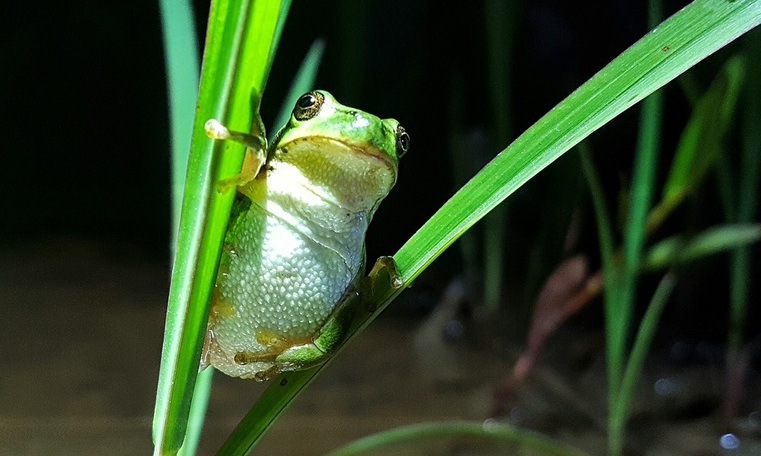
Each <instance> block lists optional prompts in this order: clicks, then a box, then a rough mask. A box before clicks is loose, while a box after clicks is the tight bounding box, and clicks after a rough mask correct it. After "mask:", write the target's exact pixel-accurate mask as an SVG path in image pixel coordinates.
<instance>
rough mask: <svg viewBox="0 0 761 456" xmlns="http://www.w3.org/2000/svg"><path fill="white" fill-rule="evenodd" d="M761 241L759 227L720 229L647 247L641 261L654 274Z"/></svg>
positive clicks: (645, 268)
mask: <svg viewBox="0 0 761 456" xmlns="http://www.w3.org/2000/svg"><path fill="white" fill-rule="evenodd" d="M760 239H761V225H759V224H749V223H748V224H735V225H722V226H718V227H714V228H711V229H708V230H705V231H703V232H702V233H700V234H697V235H695V236H693V237H690V238H685V237H683V236H672V237H670V238H666V239H664V240H662V241H660V242H658V243H657V244H655V245H654V246H652V247H650V249H649V250H648V251H647V254H646V255H645V257H644V258H643V261H642V265H641V268H642V270H643V271H655V270H659V269H665V268H669V267H673V266H675V265H678V264H684V263H688V262H691V261H695V260H699V259H701V258H703V257H706V256H709V255H715V254H717V253H721V252H725V251H728V250H732V249H736V248H738V247H742V246H745V245H748V244H751V243H753V242H757V241H758V240H760Z"/></svg>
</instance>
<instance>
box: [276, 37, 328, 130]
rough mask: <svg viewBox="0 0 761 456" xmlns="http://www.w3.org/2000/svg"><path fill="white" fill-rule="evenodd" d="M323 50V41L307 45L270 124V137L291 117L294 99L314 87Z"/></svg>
mask: <svg viewBox="0 0 761 456" xmlns="http://www.w3.org/2000/svg"><path fill="white" fill-rule="evenodd" d="M324 51H325V41H324V40H315V42H314V43H312V46H310V47H309V51H307V55H306V57H304V61H303V62H301V66H299V69H298V71H297V72H296V77H295V78H294V79H293V82H292V83H291V87H290V89H288V95H286V97H285V99H284V100H283V104H282V105H281V106H280V112H279V113H278V115H277V118H276V119H275V123H274V124H272V128H271V129H270V134H269V136H270V137H271V138H272V137H274V135H275V134H276V133H277V129H278V128H283V126H285V124H286V123H287V122H288V119H289V118H290V117H291V111H293V106H294V105H295V104H296V100H298V99H299V97H300V96H301V95H303V94H305V93H307V92H309V91H310V90H312V89H314V88H315V87H314V81H315V79H317V70H318V69H319V68H320V62H321V61H322V54H323V53H324Z"/></svg>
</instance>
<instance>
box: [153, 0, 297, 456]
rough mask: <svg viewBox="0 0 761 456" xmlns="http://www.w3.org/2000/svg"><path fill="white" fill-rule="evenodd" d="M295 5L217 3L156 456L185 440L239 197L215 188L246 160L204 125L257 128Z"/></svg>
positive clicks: (165, 358) (271, 0) (171, 309)
mask: <svg viewBox="0 0 761 456" xmlns="http://www.w3.org/2000/svg"><path fill="white" fill-rule="evenodd" d="M289 5H290V2H288V1H279V0H257V1H227V0H218V1H215V2H214V3H213V4H212V8H211V13H210V17H209V26H208V38H207V42H206V51H205V54H204V62H203V68H202V76H201V87H200V91H199V97H198V109H197V111H196V118H195V121H194V124H193V136H192V142H191V148H192V149H191V153H190V158H189V162H188V174H187V179H186V185H185V192H184V200H183V209H182V217H181V223H180V230H179V235H178V248H177V255H176V257H175V262H174V265H173V271H172V284H171V287H170V295H169V304H168V309H167V322H166V329H165V340H164V346H163V350H162V358H161V370H160V374H159V385H158V388H157V397H156V410H155V414H154V426H153V438H154V444H155V452H156V454H175V453H176V452H177V451H178V450H179V448H180V447H181V445H182V443H183V440H184V437H185V430H186V428H187V423H188V421H187V420H188V414H189V411H190V405H191V404H190V403H191V397H192V394H193V390H194V387H195V382H196V376H197V373H198V366H199V359H200V355H201V347H202V344H203V340H204V336H205V329H206V321H207V319H208V313H209V298H210V296H211V290H212V287H213V285H214V280H215V277H216V267H217V264H218V262H219V256H220V252H221V247H222V240H223V237H224V233H225V230H226V228H227V219H228V218H229V215H230V209H231V206H232V201H233V197H234V192H232V191H230V192H226V193H219V192H218V191H217V189H216V182H218V181H219V180H220V179H223V178H228V177H230V176H233V175H235V174H236V173H238V172H239V170H240V166H241V163H242V161H243V147H242V146H240V147H238V146H236V145H228V144H220V143H215V142H213V141H211V140H210V139H208V138H207V137H206V135H205V133H204V130H203V124H204V122H205V121H206V120H207V119H210V118H217V119H221V120H222V121H223V122H225V123H227V124H228V125H229V126H231V127H232V128H234V129H239V130H244V131H245V130H248V129H249V128H250V127H251V125H252V124H256V122H255V116H258V106H259V99H260V97H261V93H262V92H263V90H264V85H265V81H266V77H267V74H268V73H269V68H270V66H271V63H272V57H273V56H274V53H275V49H276V47H277V42H278V40H279V36H280V31H281V30H282V26H283V21H284V17H285V15H286V14H287V11H288V7H289Z"/></svg>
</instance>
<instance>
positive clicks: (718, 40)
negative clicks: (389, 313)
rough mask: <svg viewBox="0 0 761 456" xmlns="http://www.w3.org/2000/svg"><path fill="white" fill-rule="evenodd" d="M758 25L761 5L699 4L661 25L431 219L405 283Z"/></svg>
mask: <svg viewBox="0 0 761 456" xmlns="http://www.w3.org/2000/svg"><path fill="white" fill-rule="evenodd" d="M759 21H761V1H759V0H746V1H735V2H726V1H720V0H697V1H694V2H692V3H691V4H690V5H688V6H687V7H685V8H684V9H682V10H681V11H679V12H678V13H677V14H675V15H674V16H672V17H671V18H669V19H668V20H666V21H665V22H663V23H662V24H661V25H660V26H659V27H658V28H657V29H655V30H654V31H653V32H651V33H649V34H647V35H646V36H645V37H644V38H642V39H641V40H640V41H638V42H637V43H636V44H634V45H633V46H632V47H630V48H629V49H628V50H626V51H625V52H624V53H623V54H621V55H620V56H619V57H617V58H616V59H615V60H614V61H613V62H611V63H610V64H609V65H608V66H606V67H605V68H603V69H602V70H601V71H600V72H599V73H597V74H596V75H595V76H594V77H593V78H592V79H590V80H589V81H588V82H587V83H585V84H584V85H583V86H581V87H580V88H579V89H578V90H576V91H575V92H574V93H573V94H571V95H570V96H569V97H568V98H566V99H565V100H563V102H561V103H560V104H559V105H558V106H556V107H555V108H554V109H552V110H551V111H550V112H549V113H547V114H546V115H545V116H544V117H543V118H542V119H540V120H539V121H538V122H537V123H536V124H534V125H533V126H532V127H531V128H529V129H528V130H527V131H526V132H525V133H523V134H522V135H521V136H520V137H519V138H518V139H516V140H515V141H514V142H513V143H512V144H511V145H510V146H509V147H508V148H507V149H505V150H504V151H502V152H501V153H500V154H499V155H498V156H497V157H495V158H494V160H492V161H491V162H490V163H489V164H488V165H487V166H486V167H485V168H484V169H483V170H482V172H480V173H479V174H478V175H476V176H475V177H474V178H473V179H472V180H471V181H470V182H469V183H468V184H467V185H466V186H465V187H463V188H462V189H460V191H459V192H457V193H456V194H455V195H454V196H453V197H452V198H451V199H450V200H449V201H448V202H447V203H446V204H445V205H444V206H443V207H442V208H441V209H440V210H439V211H438V212H436V214H434V215H433V216H432V217H431V219H430V220H429V221H428V222H427V223H426V224H425V225H424V226H423V227H422V228H421V229H420V230H419V231H418V232H417V233H416V234H415V235H414V236H413V237H412V238H411V239H410V240H409V241H408V242H407V243H406V244H405V245H404V246H403V247H402V249H401V250H400V251H399V252H398V254H397V255H396V256H395V258H396V260H397V263H398V265H399V268H400V270H401V272H402V275H403V278H404V280H405V282H409V281H411V280H413V279H415V278H416V277H417V275H418V274H420V272H421V271H423V269H425V268H426V267H427V266H428V265H429V264H430V263H431V262H432V261H433V260H434V259H435V258H436V257H438V256H439V255H440V254H441V253H442V252H443V251H444V250H445V249H446V248H447V247H449V245H451V243H452V242H454V241H455V240H456V239H457V238H458V237H459V236H460V235H461V234H462V233H463V232H465V231H466V230H467V229H469V228H470V227H471V226H472V225H473V224H474V223H475V222H476V221H478V220H479V219H481V218H482V217H483V216H484V215H485V214H486V213H488V212H489V211H490V210H491V209H492V208H494V206H496V205H497V204H499V203H500V202H501V201H502V200H504V199H505V198H506V197H507V196H508V195H510V194H511V193H512V192H514V191H515V190H516V189H518V188H519V187H520V186H521V185H523V184H524V183H525V182H526V181H528V179H530V178H531V177H533V176H534V175H536V174H537V173H538V172H539V171H541V170H542V169H544V168H545V167H546V166H548V165H549V164H550V163H551V162H553V161H554V160H555V159H557V158H558V157H559V156H560V155H561V154H563V153H564V152H565V151H567V150H568V149H570V148H571V147H573V146H574V145H576V144H578V143H579V142H580V141H581V140H583V139H584V138H586V137H587V136H589V135H590V134H591V133H592V132H593V131H595V130H596V129H598V128H600V126H602V125H604V124H605V123H606V122H608V121H609V120H610V119H612V118H613V117H615V116H616V115H618V114H620V113H621V112H623V111H624V110H626V109H628V108H629V107H631V106H632V105H633V104H634V103H636V102H638V101H640V100H641V99H643V98H644V97H646V96H647V95H649V94H650V93H652V92H653V91H655V90H657V89H658V88H660V87H662V86H663V85H665V84H666V83H668V82H669V81H671V80H673V79H674V78H675V77H677V76H678V75H679V74H681V73H682V72H684V71H686V70H687V69H688V68H690V67H691V66H693V65H695V64H696V63H697V62H699V61H700V60H702V59H704V58H705V57H707V56H708V55H711V54H712V53H713V52H715V51H716V50H717V49H720V48H721V47H722V46H724V45H726V44H727V43H729V42H731V41H732V40H734V39H735V38H737V37H738V36H740V35H742V34H743V33H745V32H746V31H748V30H750V29H751V28H753V27H755V26H756V25H758V24H759Z"/></svg>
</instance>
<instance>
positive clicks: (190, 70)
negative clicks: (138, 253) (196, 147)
mask: <svg viewBox="0 0 761 456" xmlns="http://www.w3.org/2000/svg"><path fill="white" fill-rule="evenodd" d="M159 7H160V10H161V29H162V32H163V34H164V56H165V59H164V62H165V64H166V75H167V91H168V94H169V119H170V122H169V124H170V129H171V136H170V137H171V141H172V244H171V245H172V248H173V249H174V248H175V247H176V245H177V230H178V228H179V224H180V211H181V209H182V192H183V189H184V187H185V170H186V169H187V166H188V152H189V151H190V136H191V131H192V128H193V115H194V114H195V109H196V97H197V95H198V73H199V71H200V64H199V62H198V55H199V52H198V42H197V40H196V32H195V19H194V18H193V8H192V6H191V4H190V2H189V1H187V0H186V1H179V0H178V1H171V0H161V1H160V2H159Z"/></svg>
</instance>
